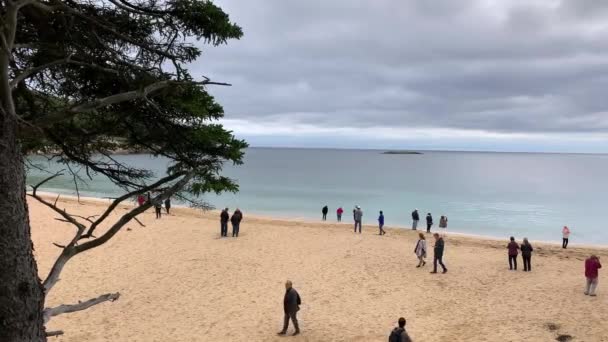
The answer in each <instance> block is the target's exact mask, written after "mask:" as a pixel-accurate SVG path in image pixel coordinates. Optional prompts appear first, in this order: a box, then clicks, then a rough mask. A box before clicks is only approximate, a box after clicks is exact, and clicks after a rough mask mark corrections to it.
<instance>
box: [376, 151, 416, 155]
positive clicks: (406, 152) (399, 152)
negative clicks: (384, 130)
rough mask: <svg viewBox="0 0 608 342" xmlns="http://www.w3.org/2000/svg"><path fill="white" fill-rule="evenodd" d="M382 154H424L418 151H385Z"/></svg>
mask: <svg viewBox="0 0 608 342" xmlns="http://www.w3.org/2000/svg"><path fill="white" fill-rule="evenodd" d="M382 154H422V152H416V151H384V152H382Z"/></svg>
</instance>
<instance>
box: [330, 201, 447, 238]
mask: <svg viewBox="0 0 608 342" xmlns="http://www.w3.org/2000/svg"><path fill="white" fill-rule="evenodd" d="M328 213H329V207H328V206H327V205H325V206H323V208H321V219H322V220H323V221H327V214H328ZM343 213H344V209H342V207H338V209H336V218H337V220H338V222H342V214H343ZM353 220H354V222H355V233H357V230H358V232H359V233H361V227H362V222H363V210H362V209H361V207H360V206H358V205H356V206H355V208H354V209H353ZM412 221H413V223H412V229H413V230H416V229H417V227H418V221H420V214H419V213H418V209H414V211H413V212H412ZM432 226H433V215H431V213H428V214H427V215H426V232H427V233H431V227H432ZM447 227H448V217H447V216H444V215H442V216H441V218H440V219H439V228H443V229H445V228H447ZM384 234H386V231H385V230H384V212H383V211H382V210H380V213H379V214H378V235H384Z"/></svg>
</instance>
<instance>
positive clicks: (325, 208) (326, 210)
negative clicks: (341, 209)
mask: <svg viewBox="0 0 608 342" xmlns="http://www.w3.org/2000/svg"><path fill="white" fill-rule="evenodd" d="M328 212H329V208H328V207H327V206H324V207H323V209H321V214H323V221H326V220H327V213H328Z"/></svg>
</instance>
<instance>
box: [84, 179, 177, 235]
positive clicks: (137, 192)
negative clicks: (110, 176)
mask: <svg viewBox="0 0 608 342" xmlns="http://www.w3.org/2000/svg"><path fill="white" fill-rule="evenodd" d="M183 175H184V173H175V174H173V175H169V176H167V177H165V178H162V179H160V180H159V181H157V182H155V183H153V184H151V185H148V186H145V187H142V188H141V189H139V190H135V191H132V192H129V193H127V194H125V195H123V196H120V197H118V198H117V199H115V200H114V201H113V202H112V204H110V206H109V207H108V208H107V209H106V211H105V212H104V213H103V214H101V216H100V217H99V218H98V219H97V220H95V222H93V224H92V225H91V227H89V230H88V231H87V232H86V234H84V235H83V236H82V238H83V239H86V238H89V237H91V236H92V235H93V232H94V231H95V228H97V226H99V225H100V224H101V223H102V222H103V221H104V220H105V219H106V218H107V217H108V216H109V215H110V213H111V212H112V211H113V210H114V209H115V208H116V207H117V206H118V205H119V204H120V203H121V202H123V201H124V200H127V199H129V198H132V197H133V196H135V195H140V194H143V193H145V192H148V191H150V190H154V189H156V188H158V187H159V186H161V185H163V184H165V183H168V182H170V181H172V180H174V179H177V178H178V177H180V176H183ZM146 209H147V208H146Z"/></svg>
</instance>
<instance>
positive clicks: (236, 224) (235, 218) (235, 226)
mask: <svg viewBox="0 0 608 342" xmlns="http://www.w3.org/2000/svg"><path fill="white" fill-rule="evenodd" d="M242 219H243V213H242V212H241V210H240V209H239V208H236V210H235V211H234V213H233V214H232V217H231V218H230V222H231V223H232V237H239V228H240V226H241V220H242Z"/></svg>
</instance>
